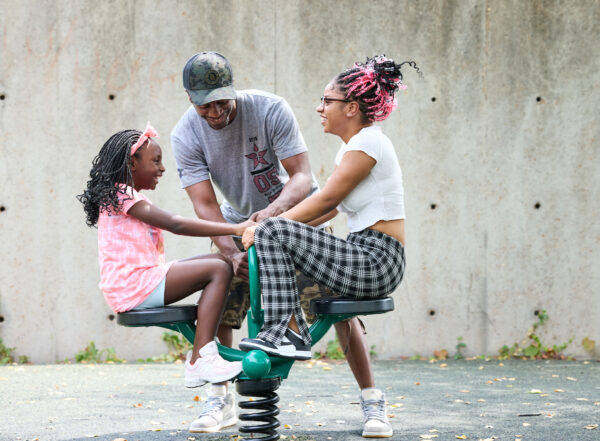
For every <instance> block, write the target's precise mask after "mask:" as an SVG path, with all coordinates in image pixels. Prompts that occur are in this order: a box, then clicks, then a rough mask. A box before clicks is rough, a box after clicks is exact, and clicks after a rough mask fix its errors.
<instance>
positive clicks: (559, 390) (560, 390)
mask: <svg viewBox="0 0 600 441" xmlns="http://www.w3.org/2000/svg"><path fill="white" fill-rule="evenodd" d="M554 392H559V393H561V392H564V390H562V389H554Z"/></svg>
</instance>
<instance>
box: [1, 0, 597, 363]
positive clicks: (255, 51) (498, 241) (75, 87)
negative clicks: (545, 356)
mask: <svg viewBox="0 0 600 441" xmlns="http://www.w3.org/2000/svg"><path fill="white" fill-rule="evenodd" d="M0 10H1V11H2V12H1V14H0V206H1V208H0V244H1V245H0V246H1V249H2V258H1V260H0V262H1V263H0V338H2V340H3V341H4V343H5V344H6V345H7V346H10V347H16V348H17V349H16V353H17V355H28V356H29V357H30V359H31V360H32V361H33V362H53V361H56V360H63V359H65V358H67V357H71V358H72V357H73V355H74V354H75V353H76V352H77V351H79V350H81V349H83V347H84V346H85V345H86V344H87V343H88V342H89V341H90V340H94V341H95V342H96V344H97V346H99V347H101V348H106V347H114V348H115V349H116V352H117V355H119V356H121V357H124V358H128V359H134V358H136V357H142V356H144V357H145V356H150V355H156V354H159V353H164V351H165V347H164V345H163V343H162V342H161V341H160V335H161V333H162V331H160V330H158V329H131V328H123V327H119V326H117V324H116V323H115V322H114V321H111V320H110V317H111V311H110V310H109V308H108V307H107V306H106V304H105V302H104V299H103V298H102V295H101V293H100V291H99V290H98V288H97V283H98V266H97V265H98V263H97V249H96V231H95V230H92V229H88V228H87V227H86V226H85V224H84V215H83V212H82V208H81V205H80V204H79V202H78V201H77V200H76V199H75V195H76V194H78V193H80V192H81V191H82V189H83V188H84V185H85V182H86V179H87V175H88V172H89V169H90V166H91V160H92V158H93V157H94V156H95V155H96V153H97V152H98V150H99V148H100V146H101V145H102V144H103V142H104V141H105V140H106V139H107V138H108V136H110V135H111V134H112V133H114V132H115V131H117V130H121V129H124V128H143V127H144V125H145V123H146V121H147V120H150V121H152V122H153V124H154V126H155V127H156V128H157V130H158V131H159V133H161V134H162V138H161V139H160V142H161V144H162V146H163V149H164V152H165V165H166V168H167V174H166V175H165V177H164V178H163V179H162V181H161V184H160V186H159V189H158V190H157V191H155V192H153V193H151V194H150V197H151V199H152V200H153V201H154V202H155V203H156V204H157V205H158V206H160V207H163V208H165V209H168V210H171V211H174V212H178V213H180V214H183V215H188V216H193V212H192V209H191V204H190V203H189V201H188V199H187V196H186V194H185V192H184V191H183V190H181V189H180V188H179V181H178V178H177V174H176V173H175V164H174V160H173V157H172V155H171V150H170V141H169V132H170V130H171V128H172V127H173V126H174V124H175V123H176V121H177V120H178V118H179V117H180V115H181V114H182V113H183V112H184V110H185V109H186V108H187V106H188V102H187V99H186V96H185V94H184V91H183V90H182V86H181V80H180V71H181V69H182V67H183V64H184V63H185V61H186V60H187V58H188V57H189V56H190V55H192V54H193V53H195V52H197V51H200V50H218V51H221V52H222V53H224V54H225V55H226V56H227V57H228V58H229V59H230V61H231V62H232V64H233V67H234V74H235V80H236V85H237V87H238V88H240V89H243V88H250V87H253V88H258V89H264V90H267V91H271V92H275V93H277V94H280V95H282V96H284V97H285V98H286V99H287V100H288V101H289V103H290V104H291V106H292V108H293V109H294V110H295V112H296V115H297V117H298V120H299V122H300V125H301V128H302V130H303V133H304V135H305V138H306V141H307V143H308V145H309V148H310V155H311V163H312V166H313V168H314V171H315V173H316V175H317V177H318V179H319V181H320V182H321V183H324V182H325V179H326V178H327V176H328V175H329V174H330V172H331V170H332V163H333V159H334V155H335V152H336V151H337V148H338V145H339V140H338V139H337V138H335V137H333V136H330V135H324V134H323V133H322V130H321V126H320V125H319V122H318V119H317V114H316V113H315V112H314V109H315V107H316V105H317V104H318V98H319V97H320V96H321V95H322V91H323V88H324V86H325V85H326V84H327V82H328V80H329V79H330V78H331V77H332V76H333V75H334V74H336V73H337V72H338V71H340V70H341V69H342V68H344V67H347V66H349V65H350V64H351V63H352V62H353V61H355V60H364V58H365V57H366V56H367V55H369V56H372V55H375V54H378V53H385V54H387V55H388V56H390V57H392V58H394V59H396V60H402V59H414V60H416V61H417V62H418V63H419V65H420V66H421V68H422V70H423V72H424V74H425V78H424V79H423V80H421V79H420V78H419V77H418V76H417V75H416V74H414V73H413V72H410V71H407V75H406V78H405V80H406V83H407V84H408V86H409V87H408V89H407V90H406V91H403V92H402V93H401V94H400V95H399V97H398V98H399V101H400V106H399V109H398V110H397V111H396V112H395V114H393V115H392V116H391V117H390V118H389V120H388V121H386V122H384V123H383V124H382V125H383V128H384V131H385V132H386V133H387V134H388V135H389V136H390V138H391V139H392V140H393V141H394V143H395V146H396V149H397V153H398V156H399V158H400V162H401V165H402V167H403V171H404V176H405V192H406V195H407V200H406V204H407V208H408V220H407V237H408V244H407V258H408V268H407V272H406V276H405V280H404V282H403V283H402V285H401V287H400V288H399V289H398V290H397V292H396V293H395V294H394V300H395V302H396V311H394V312H393V313H390V314H387V315H384V316H374V317H367V318H366V320H365V322H366V323H367V328H368V331H369V334H368V338H369V343H370V344H374V345H375V346H376V348H375V350H376V352H377V353H378V354H379V356H380V357H384V358H388V357H397V356H402V355H413V354H415V353H419V354H423V355H430V354H431V352H432V351H433V350H436V349H442V348H446V349H448V350H449V351H450V353H451V354H452V353H453V352H454V347H455V345H456V343H457V337H459V336H462V337H463V341H464V342H465V343H466V344H467V348H466V353H467V354H496V353H497V351H498V348H499V347H500V346H502V345H503V344H512V343H513V342H515V341H518V340H521V339H522V338H523V337H525V335H526V332H527V329H528V328H529V326H530V325H531V324H532V323H533V322H534V321H535V320H536V317H535V315H534V312H535V311H539V310H541V309H546V310H547V311H548V314H549V316H550V320H549V322H548V323H547V325H546V326H544V327H543V328H542V329H541V332H540V335H541V336H542V340H543V341H544V342H546V343H550V344H552V343H562V342H564V341H566V340H567V339H568V338H570V337H573V336H574V337H575V340H574V342H573V344H572V345H571V346H570V347H569V349H568V351H567V353H569V354H572V355H576V356H578V357H591V356H592V355H591V354H590V353H588V352H586V351H584V350H583V348H582V346H581V344H580V342H581V340H582V339H583V338H584V337H588V338H591V339H595V340H597V341H599V342H600V325H599V323H600V320H598V313H599V311H600V277H599V270H598V268H599V267H600V252H598V248H599V246H600V223H599V222H598V213H599V212H600V147H599V143H600V124H599V122H600V118H599V116H598V115H599V110H600V106H599V104H598V103H599V102H600V93H599V92H598V85H599V84H600V53H599V52H600V49H599V48H600V45H598V41H599V40H600V3H598V2H594V1H516V0H514V1H474V0H472V1H466V0H465V1H458V0H457V1H441V0H430V1H420V2H414V1H393V0H388V1H378V2H364V1H358V0H357V1H345V2H333V1H331V2H325V1H299V0H296V1H283V0H270V1H241V0H240V1H233V0H229V1H197V0H194V1H192V0H184V1H178V2H172V1H156V0H152V1H149V0H147V1H133V0H131V1H102V2H94V1H66V0H62V1H45V2H43V1H37V0H35V1H34V0H27V1H22V2H14V1H11V0H0ZM344 225H345V223H344V219H339V220H337V221H336V223H335V227H336V229H337V234H339V235H343V234H345V227H344ZM166 248H167V258H168V259H174V258H181V257H186V256H189V255H193V254H197V253H204V252H207V251H208V240H206V239H189V238H181V237H175V236H173V235H170V234H168V233H167V234H166ZM242 335H243V332H241V333H239V335H236V340H237V339H239V338H240V337H241V336H242ZM329 338H331V336H327V337H326V339H329ZM596 356H597V354H596Z"/></svg>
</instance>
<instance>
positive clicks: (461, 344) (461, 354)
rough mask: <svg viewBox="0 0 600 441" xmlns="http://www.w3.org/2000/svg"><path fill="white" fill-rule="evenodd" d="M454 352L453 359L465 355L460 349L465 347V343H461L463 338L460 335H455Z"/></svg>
mask: <svg viewBox="0 0 600 441" xmlns="http://www.w3.org/2000/svg"><path fill="white" fill-rule="evenodd" d="M456 341H457V343H456V354H454V359H455V360H462V359H463V358H465V356H464V355H463V353H462V351H463V349H464V348H466V347H467V345H466V344H465V343H463V338H462V337H457V338H456Z"/></svg>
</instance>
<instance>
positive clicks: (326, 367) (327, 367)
mask: <svg viewBox="0 0 600 441" xmlns="http://www.w3.org/2000/svg"><path fill="white" fill-rule="evenodd" d="M323 370H324V371H330V370H331V368H330V367H329V366H324V367H323Z"/></svg>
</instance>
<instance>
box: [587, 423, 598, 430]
mask: <svg viewBox="0 0 600 441" xmlns="http://www.w3.org/2000/svg"><path fill="white" fill-rule="evenodd" d="M597 427H598V424H588V425H587V426H585V427H584V429H586V430H594V429H595V428H597Z"/></svg>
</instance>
